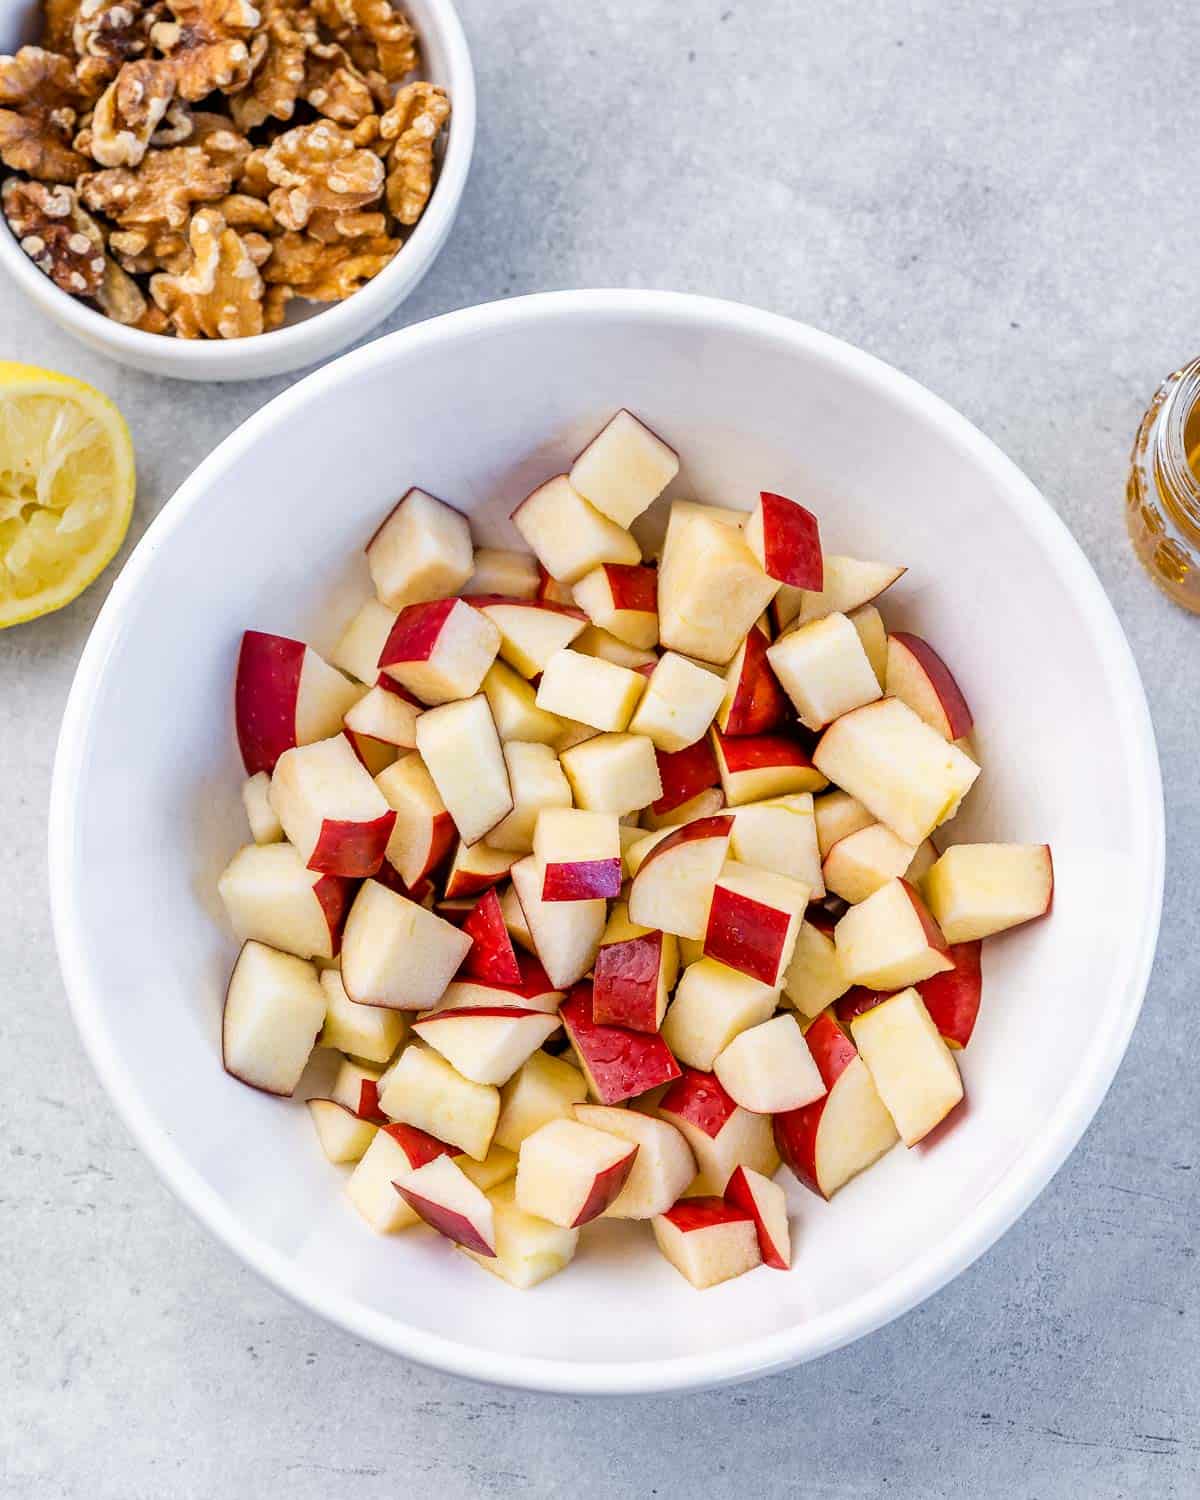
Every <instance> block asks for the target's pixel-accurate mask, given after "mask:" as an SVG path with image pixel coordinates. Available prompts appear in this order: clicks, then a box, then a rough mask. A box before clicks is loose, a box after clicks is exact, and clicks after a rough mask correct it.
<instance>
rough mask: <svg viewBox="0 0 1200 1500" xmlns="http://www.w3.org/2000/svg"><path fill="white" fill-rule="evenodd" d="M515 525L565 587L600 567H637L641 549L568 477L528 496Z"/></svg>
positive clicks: (515, 514)
mask: <svg viewBox="0 0 1200 1500" xmlns="http://www.w3.org/2000/svg"><path fill="white" fill-rule="evenodd" d="M512 522H513V525H514V526H515V527H516V528H517V530H518V531H519V532H520V533H521V535H522V536H523V537H524V538H525V541H526V542H527V543H528V545H529V548H530V550H531V551H532V552H533V554H534V556H535V557H536V558H537V559H538V561H539V562H540V563H541V564H542V566H543V567H544V568H545V569H546V571H547V573H549V574H550V575H551V576H552V577H554V578H557V579H558V580H559V582H560V583H567V584H574V583H577V582H578V580H579V579H581V578H582V577H583V575H584V574H585V573H590V572H591V571H592V569H593V568H597V567H599V566H600V564H601V563H626V564H629V565H631V566H632V565H636V564H637V563H640V562H641V560H642V553H641V548H640V547H639V546H638V544H637V543H636V542H635V541H634V539H633V537H631V536H630V534H629V533H628V532H627V531H625V530H623V529H622V528H621V527H620V526H618V525H616V524H615V523H614V522H612V521H610V520H609V519H608V517H607V516H605V515H602V514H601V513H600V511H598V510H597V509H596V508H595V507H594V506H592V505H589V504H588V502H587V501H586V500H585V499H584V498H583V496H582V495H581V494H580V493H579V491H578V490H577V489H575V488H574V486H573V485H572V484H571V481H570V480H569V479H568V478H567V476H566V475H565V474H557V475H556V476H555V477H554V478H553V479H548V480H547V481H546V483H545V484H543V485H540V486H539V487H538V488H537V489H536V490H534V492H533V494H532V495H528V496H526V498H525V499H524V500H522V501H521V503H520V505H518V506H517V508H516V510H514V511H513V513H512Z"/></svg>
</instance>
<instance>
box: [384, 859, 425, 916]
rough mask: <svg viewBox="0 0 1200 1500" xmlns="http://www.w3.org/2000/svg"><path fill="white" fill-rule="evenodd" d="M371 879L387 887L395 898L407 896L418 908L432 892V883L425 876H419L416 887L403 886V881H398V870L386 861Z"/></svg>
mask: <svg viewBox="0 0 1200 1500" xmlns="http://www.w3.org/2000/svg"><path fill="white" fill-rule="evenodd" d="M371 878H372V879H373V880H378V882H379V884H380V885H385V886H387V888H388V890H389V891H395V893H396V894H397V896H407V897H408V899H409V900H410V901H415V902H416V903H417V905H418V906H420V904H421V902H422V901H424V899H425V897H426V896H428V894H429V893H430V891H431V890H433V881H432V880H430V879H429V878H428V876H425V875H422V876H421V878H420V880H418V881H417V883H416V885H414V886H407V885H405V884H404V882H403V880H401V879H400V872H399V870H397V868H396V866H395V865H394V864H392V863H391V862H390V861H389V860H386V859H385V860H384V861H383V863H382V864H381V865H380V866H379V868H378V870H376V871H375V874H374V875H373V876H372V877H371Z"/></svg>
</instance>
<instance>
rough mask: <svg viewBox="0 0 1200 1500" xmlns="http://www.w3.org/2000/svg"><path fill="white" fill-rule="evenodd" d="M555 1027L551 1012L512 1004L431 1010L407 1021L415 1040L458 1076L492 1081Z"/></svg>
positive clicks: (503, 1078) (506, 1074) (506, 1075)
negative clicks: (449, 1065) (416, 1037)
mask: <svg viewBox="0 0 1200 1500" xmlns="http://www.w3.org/2000/svg"><path fill="white" fill-rule="evenodd" d="M558 1027H559V1020H558V1017H557V1015H546V1014H545V1013H544V1012H543V1011H539V1010H518V1009H516V1008H515V1007H514V1006H488V1007H479V1008H476V1009H467V1008H466V1007H461V1008H457V1007H456V1008H452V1009H449V1010H435V1011H433V1012H432V1013H431V1014H430V1015H427V1016H424V1017H422V1018H421V1019H420V1020H417V1021H414V1022H413V1030H414V1031H415V1032H416V1034H417V1035H418V1036H419V1037H420V1038H421V1040H422V1041H423V1042H426V1043H428V1045H429V1046H431V1047H433V1048H435V1049H436V1050H437V1051H438V1052H440V1053H441V1055H442V1056H443V1057H444V1058H445V1059H446V1061H447V1062H449V1063H451V1064H453V1066H454V1067H455V1068H456V1069H457V1070H458V1072H460V1073H461V1074H462V1075H463V1077H464V1078H469V1079H471V1081H472V1082H474V1083H490V1084H494V1085H496V1086H497V1087H498V1086H499V1085H500V1084H502V1083H507V1082H508V1080H509V1079H510V1078H511V1077H512V1076H513V1074H514V1073H515V1072H516V1071H517V1069H518V1068H519V1067H520V1066H521V1064H522V1063H523V1062H524V1061H525V1060H526V1059H527V1058H528V1057H530V1056H531V1055H532V1054H533V1053H534V1052H536V1051H537V1049H538V1048H539V1047H540V1046H541V1045H542V1043H543V1042H544V1041H545V1040H546V1039H547V1037H549V1036H550V1035H551V1034H552V1033H553V1032H555V1031H557V1030H558Z"/></svg>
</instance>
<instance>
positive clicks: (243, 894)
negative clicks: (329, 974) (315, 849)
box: [217, 844, 352, 958]
mask: <svg viewBox="0 0 1200 1500" xmlns="http://www.w3.org/2000/svg"><path fill="white" fill-rule="evenodd" d="M351 890H352V886H351V884H350V882H349V881H348V880H344V879H343V878H342V877H341V876H338V875H322V874H321V873H320V872H319V871H317V870H310V869H308V868H307V867H306V865H305V863H304V861H303V860H302V859H301V858H300V856H299V854H297V852H296V851H295V849H293V848H292V846H291V844H247V845H246V846H245V848H243V849H239V850H238V852H237V853H236V854H235V855H234V856H233V858H232V859H231V860H230V861H229V864H228V865H227V866H226V868H225V871H224V873H223V874H222V875H221V878H220V880H218V882H217V891H218V893H219V894H220V897H221V900H222V901H223V902H224V904H225V911H226V914H227V915H228V917H229V924H230V926H231V927H232V928H233V931H234V936H235V937H238V938H240V939H241V940H242V941H243V942H244V941H247V940H250V939H253V940H254V941H256V942H260V943H265V944H266V945H267V946H268V947H270V948H282V949H283V950H285V951H286V952H288V953H294V954H296V955H297V956H298V957H299V958H332V957H333V956H334V954H335V953H337V951H338V949H339V948H340V947H341V942H342V927H343V925H344V923H345V918H346V910H347V908H348V906H349V905H350V893H351Z"/></svg>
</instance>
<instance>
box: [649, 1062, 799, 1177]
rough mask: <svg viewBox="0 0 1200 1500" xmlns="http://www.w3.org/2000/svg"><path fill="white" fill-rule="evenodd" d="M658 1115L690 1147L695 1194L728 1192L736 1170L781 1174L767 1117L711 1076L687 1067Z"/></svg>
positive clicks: (663, 1100) (666, 1096) (665, 1096)
mask: <svg viewBox="0 0 1200 1500" xmlns="http://www.w3.org/2000/svg"><path fill="white" fill-rule="evenodd" d="M657 1113H658V1114H659V1115H660V1116H662V1118H664V1119H665V1120H666V1121H667V1122H668V1124H671V1125H674V1126H675V1128H676V1129H677V1130H678V1131H679V1132H680V1133H681V1134H682V1136H683V1138H684V1140H686V1141H687V1143H688V1145H689V1146H690V1147H691V1148H692V1154H693V1156H695V1158H696V1164H697V1165H698V1166H699V1168H700V1174H699V1177H698V1178H697V1179H696V1181H695V1182H694V1183H693V1184H692V1191H693V1192H704V1193H711V1192H716V1191H717V1190H718V1189H720V1190H721V1191H724V1188H725V1184H726V1183H727V1182H728V1181H729V1177H730V1174H731V1173H732V1172H733V1169H734V1168H735V1167H737V1166H747V1167H753V1168H754V1170H755V1171H756V1172H762V1173H763V1174H764V1176H767V1177H771V1176H773V1175H774V1173H775V1172H776V1171H777V1170H778V1167H779V1153H778V1151H777V1150H776V1149H775V1142H774V1139H773V1137H772V1134H771V1121H770V1119H769V1117H768V1116H766V1115H756V1114H752V1113H751V1112H750V1111H749V1110H748V1109H743V1108H742V1107H741V1105H740V1104H737V1103H736V1102H735V1101H734V1100H733V1099H731V1098H730V1097H729V1095H728V1094H727V1093H726V1092H725V1090H724V1089H723V1088H722V1087H721V1083H720V1080H719V1079H718V1078H717V1077H716V1075H715V1074H713V1073H705V1072H703V1071H701V1070H700V1069H696V1068H686V1069H685V1070H684V1072H683V1075H682V1077H680V1078H679V1079H678V1081H677V1082H675V1083H673V1084H672V1085H671V1087H670V1088H669V1089H668V1090H667V1091H666V1093H665V1094H664V1095H663V1096H662V1099H661V1100H660V1101H659V1104H658V1110H657Z"/></svg>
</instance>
